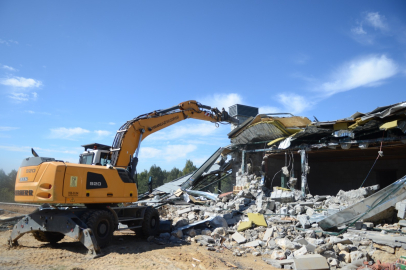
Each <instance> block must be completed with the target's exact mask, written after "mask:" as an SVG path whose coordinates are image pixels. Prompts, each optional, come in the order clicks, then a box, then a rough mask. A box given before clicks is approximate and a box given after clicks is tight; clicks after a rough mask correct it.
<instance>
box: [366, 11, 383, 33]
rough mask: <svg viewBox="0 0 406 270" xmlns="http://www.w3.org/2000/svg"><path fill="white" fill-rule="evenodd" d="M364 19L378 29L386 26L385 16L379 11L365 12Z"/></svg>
mask: <svg viewBox="0 0 406 270" xmlns="http://www.w3.org/2000/svg"><path fill="white" fill-rule="evenodd" d="M365 21H366V22H367V23H369V24H370V25H372V26H373V27H375V29H376V28H378V29H380V30H387V28H388V26H387V25H386V23H385V22H384V21H385V16H381V15H380V14H379V12H368V13H366V14H365Z"/></svg>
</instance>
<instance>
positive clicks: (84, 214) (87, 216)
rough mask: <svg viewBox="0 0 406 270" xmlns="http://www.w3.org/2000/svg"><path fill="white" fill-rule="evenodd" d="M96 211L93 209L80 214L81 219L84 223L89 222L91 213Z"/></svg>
mask: <svg viewBox="0 0 406 270" xmlns="http://www.w3.org/2000/svg"><path fill="white" fill-rule="evenodd" d="M93 213H94V211H92V210H87V211H86V212H85V213H83V214H82V215H81V216H80V220H81V221H83V223H85V224H87V220H88V219H89V217H90V215H91V214H93Z"/></svg>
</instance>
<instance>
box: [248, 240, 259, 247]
mask: <svg viewBox="0 0 406 270" xmlns="http://www.w3.org/2000/svg"><path fill="white" fill-rule="evenodd" d="M260 242H262V241H261V240H255V241H251V242H248V243H246V244H244V247H257V246H259V245H261V243H260Z"/></svg>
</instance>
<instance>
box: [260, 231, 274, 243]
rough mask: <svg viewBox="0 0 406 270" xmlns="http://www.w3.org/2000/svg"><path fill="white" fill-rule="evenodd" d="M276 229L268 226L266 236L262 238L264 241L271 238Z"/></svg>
mask: <svg viewBox="0 0 406 270" xmlns="http://www.w3.org/2000/svg"><path fill="white" fill-rule="evenodd" d="M273 231H274V229H273V228H267V229H266V231H265V234H264V237H263V238H262V240H263V241H265V242H267V241H268V239H269V238H271V237H272V234H273Z"/></svg>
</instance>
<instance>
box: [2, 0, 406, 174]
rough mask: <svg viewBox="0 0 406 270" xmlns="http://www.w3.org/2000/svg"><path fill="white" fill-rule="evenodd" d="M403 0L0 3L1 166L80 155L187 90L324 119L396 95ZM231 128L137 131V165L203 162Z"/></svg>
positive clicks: (195, 125)
mask: <svg viewBox="0 0 406 270" xmlns="http://www.w3.org/2000/svg"><path fill="white" fill-rule="evenodd" d="M405 85H406V2H405V1H391V2H390V4H387V2H384V1H296V2H293V1H290V2H287V1H235V0H233V1H226V0H225V1H114V2H113V1H109V2H108V1H1V2H0V168H2V169H4V170H5V171H6V172H9V171H11V170H12V169H17V168H18V167H19V165H20V163H21V161H22V159H23V158H25V157H28V156H30V155H31V153H30V148H31V147H34V149H36V151H37V152H38V153H39V154H40V155H41V156H47V157H54V158H56V159H62V160H67V161H70V162H77V161H78V156H79V154H80V153H81V152H82V148H81V147H80V145H82V144H87V143H92V142H99V143H104V144H107V145H111V144H112V142H113V138H114V135H115V132H116V131H117V129H118V128H119V127H120V126H121V125H122V124H123V123H124V122H125V121H127V120H130V119H132V118H134V117H136V116H138V115H140V114H143V113H147V112H150V111H153V110H156V109H164V108H168V107H171V106H173V105H175V104H178V103H180V102H182V101H186V100H190V99H193V100H197V101H199V102H201V103H204V104H207V105H210V106H213V107H215V106H216V107H226V108H227V107H228V106H230V105H233V104H236V103H240V104H246V105H250V106H256V107H259V108H260V112H263V113H267V112H291V113H294V114H296V115H303V116H307V117H309V118H310V119H313V116H314V115H315V116H316V117H317V118H318V119H319V120H321V121H323V120H334V119H338V118H343V117H347V116H350V115H351V114H353V113H354V112H356V111H360V112H367V111H371V110H373V109H374V108H376V107H377V106H383V105H388V104H392V103H396V102H400V101H404V100H406V98H405V96H406V95H405ZM229 131H230V126H220V128H215V126H214V125H213V124H211V123H206V122H202V121H198V120H186V121H183V122H181V123H179V124H177V125H174V126H172V127H171V128H168V129H165V130H163V131H161V132H158V133H156V134H154V135H152V136H150V137H148V138H147V139H146V140H144V142H143V144H142V148H141V152H140V162H139V167H138V168H139V171H140V170H143V169H148V168H149V167H150V166H151V165H153V164H156V165H158V166H160V167H162V168H164V169H167V170H170V169H171V168H173V167H179V168H182V167H183V166H184V164H185V160H186V159H191V160H192V161H194V162H195V163H196V164H197V165H200V164H201V163H202V162H203V161H204V160H205V159H206V158H207V157H209V156H210V155H211V154H212V153H213V152H214V151H215V150H216V149H217V148H218V147H220V146H224V145H227V144H228V143H229V140H228V138H227V136H226V134H227V133H228V132H229Z"/></svg>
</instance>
